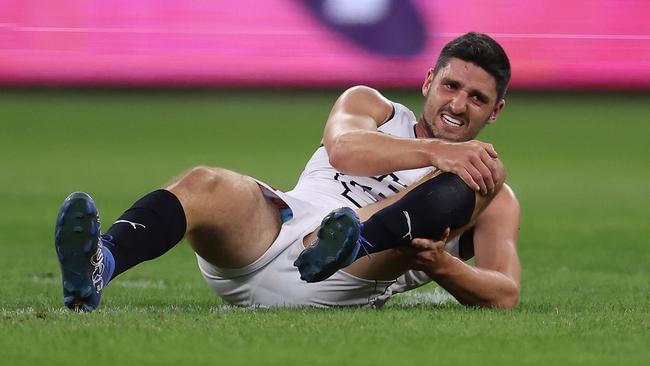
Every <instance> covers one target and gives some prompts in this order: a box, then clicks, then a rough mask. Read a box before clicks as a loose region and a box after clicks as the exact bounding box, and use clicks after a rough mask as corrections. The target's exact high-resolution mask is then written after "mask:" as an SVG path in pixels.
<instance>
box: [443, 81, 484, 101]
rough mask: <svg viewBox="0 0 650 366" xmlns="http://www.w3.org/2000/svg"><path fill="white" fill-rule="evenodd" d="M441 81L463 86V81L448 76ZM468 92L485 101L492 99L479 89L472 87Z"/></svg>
mask: <svg viewBox="0 0 650 366" xmlns="http://www.w3.org/2000/svg"><path fill="white" fill-rule="evenodd" d="M440 82H441V83H443V84H453V85H456V86H460V87H462V86H463V83H461V82H460V81H458V80H454V79H450V78H448V77H443V78H442V80H440ZM468 94H469V95H470V96H474V95H476V96H478V97H479V99H481V100H482V101H483V102H484V103H488V102H489V101H490V97H488V96H487V95H485V94H484V93H482V92H481V91H480V90H477V89H470V90H469V93H468Z"/></svg>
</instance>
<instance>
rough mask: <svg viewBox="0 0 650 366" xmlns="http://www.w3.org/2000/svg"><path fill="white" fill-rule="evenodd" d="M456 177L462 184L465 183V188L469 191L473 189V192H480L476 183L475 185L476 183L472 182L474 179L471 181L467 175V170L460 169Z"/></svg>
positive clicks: (470, 177)
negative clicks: (468, 188) (467, 187)
mask: <svg viewBox="0 0 650 366" xmlns="http://www.w3.org/2000/svg"><path fill="white" fill-rule="evenodd" d="M458 176H459V177H460V179H462V180H463V182H465V184H467V186H469V187H470V188H471V189H473V190H475V191H480V190H481V187H480V186H479V185H478V183H476V182H475V181H474V179H473V178H472V176H471V175H470V174H469V172H468V171H467V169H462V170H461V171H459V172H458Z"/></svg>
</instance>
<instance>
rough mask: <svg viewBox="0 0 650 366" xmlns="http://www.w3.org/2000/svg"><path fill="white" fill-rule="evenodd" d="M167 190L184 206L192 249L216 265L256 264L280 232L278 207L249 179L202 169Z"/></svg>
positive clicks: (216, 169) (224, 170) (217, 170)
mask: <svg viewBox="0 0 650 366" xmlns="http://www.w3.org/2000/svg"><path fill="white" fill-rule="evenodd" d="M167 189H168V190H170V191H171V192H172V193H174V194H176V195H177V196H178V197H179V199H180V201H181V203H182V205H183V208H184V210H185V214H186V217H187V221H188V230H187V239H188V241H189V243H190V245H191V246H192V248H193V249H194V251H195V252H196V253H197V254H198V255H199V256H201V257H202V258H203V259H205V260H206V261H208V262H209V263H211V264H213V265H215V266H218V267H225V268H239V267H243V266H246V265H248V264H250V263H252V262H254V261H255V260H256V259H257V258H259V257H260V256H261V255H262V254H263V253H264V252H265V251H266V250H267V249H268V248H269V246H270V245H271V243H273V241H274V240H275V238H276V237H277V236H278V233H279V232H280V227H281V224H282V223H281V219H280V214H279V209H278V207H277V206H276V205H275V204H274V203H272V202H270V201H269V200H267V199H266V198H265V197H264V195H263V194H262V191H261V189H260V187H259V185H258V184H257V182H256V181H255V180H254V179H253V178H251V177H249V176H245V175H242V174H239V173H236V172H232V171H229V170H226V169H220V168H206V167H200V168H195V169H193V170H192V171H190V172H189V173H187V174H186V175H185V176H183V177H182V178H181V179H179V180H178V181H177V182H175V183H173V184H172V185H170V186H169V187H168V188H167Z"/></svg>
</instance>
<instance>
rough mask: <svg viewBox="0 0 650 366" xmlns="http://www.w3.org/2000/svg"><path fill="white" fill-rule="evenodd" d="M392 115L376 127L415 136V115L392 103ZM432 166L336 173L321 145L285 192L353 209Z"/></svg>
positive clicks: (323, 204)
mask: <svg viewBox="0 0 650 366" xmlns="http://www.w3.org/2000/svg"><path fill="white" fill-rule="evenodd" d="M393 106H394V115H393V117H392V118H391V119H389V120H388V121H386V122H385V123H384V124H382V125H381V126H379V128H378V130H379V131H380V132H382V133H385V134H387V135H392V136H397V137H409V138H415V124H416V122H417V120H416V118H415V115H414V114H413V112H411V111H410V110H409V109H408V108H406V107H405V106H403V105H401V104H398V103H393ZM433 169H435V168H433V167H427V168H420V169H410V170H401V171H397V172H394V173H391V174H385V175H380V176H375V177H358V176H352V175H346V174H343V173H340V172H338V171H337V170H336V169H335V168H334V167H333V166H332V165H331V164H330V162H329V156H328V155H327V151H326V150H325V147H324V146H321V147H319V148H318V150H316V152H315V153H314V155H312V157H311V159H310V160H309V162H307V166H306V167H305V170H304V171H303V172H302V174H301V175H300V179H299V180H298V183H297V184H296V186H295V187H294V189H293V190H291V191H289V192H287V194H289V195H291V196H294V197H296V198H299V199H302V200H305V201H307V202H310V203H312V204H313V205H316V206H319V207H323V208H325V209H327V210H328V211H329V210H333V209H336V208H339V207H350V208H353V209H356V208H360V207H364V206H367V205H369V204H371V203H375V202H377V201H380V200H382V199H384V198H386V197H390V196H392V195H394V194H395V193H397V192H400V191H402V190H403V189H404V188H406V187H407V186H409V185H411V184H413V183H414V182H416V181H417V180H418V179H420V178H421V177H423V176H424V175H426V174H427V173H429V172H431V171H432V170H433Z"/></svg>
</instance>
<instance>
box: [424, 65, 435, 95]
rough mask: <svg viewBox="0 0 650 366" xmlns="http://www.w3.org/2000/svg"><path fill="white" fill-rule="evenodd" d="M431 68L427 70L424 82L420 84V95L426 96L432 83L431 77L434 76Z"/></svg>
mask: <svg viewBox="0 0 650 366" xmlns="http://www.w3.org/2000/svg"><path fill="white" fill-rule="evenodd" d="M434 76H435V75H434V73H433V69H431V68H430V69H429V70H427V76H426V78H425V79H424V84H422V95H423V96H425V97H426V96H427V94H429V90H431V85H432V84H433V77H434Z"/></svg>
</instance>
